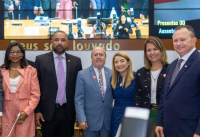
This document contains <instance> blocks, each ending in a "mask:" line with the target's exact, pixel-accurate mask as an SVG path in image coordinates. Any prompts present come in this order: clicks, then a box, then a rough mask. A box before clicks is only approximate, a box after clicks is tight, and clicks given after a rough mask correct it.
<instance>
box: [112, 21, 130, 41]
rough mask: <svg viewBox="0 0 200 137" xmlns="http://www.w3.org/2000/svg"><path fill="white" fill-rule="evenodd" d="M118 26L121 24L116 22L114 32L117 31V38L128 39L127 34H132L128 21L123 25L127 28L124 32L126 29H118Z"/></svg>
mask: <svg viewBox="0 0 200 137" xmlns="http://www.w3.org/2000/svg"><path fill="white" fill-rule="evenodd" d="M119 26H122V24H121V23H118V24H117V29H116V30H115V33H116V32H117V31H118V32H119V36H118V38H119V39H129V34H133V31H132V28H131V25H130V23H125V27H124V28H127V29H128V32H126V31H125V30H124V28H123V29H119Z"/></svg>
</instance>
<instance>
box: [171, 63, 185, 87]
mask: <svg viewBox="0 0 200 137" xmlns="http://www.w3.org/2000/svg"><path fill="white" fill-rule="evenodd" d="M181 62H183V59H179V60H178V62H177V64H176V68H175V69H174V73H173V75H172V79H171V82H170V87H171V85H172V83H173V82H174V80H175V78H176V76H177V75H178V72H179V71H180V67H181Z"/></svg>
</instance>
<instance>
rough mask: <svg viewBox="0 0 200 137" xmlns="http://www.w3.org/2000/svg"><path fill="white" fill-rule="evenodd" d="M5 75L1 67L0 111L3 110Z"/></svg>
mask: <svg viewBox="0 0 200 137" xmlns="http://www.w3.org/2000/svg"><path fill="white" fill-rule="evenodd" d="M2 83H3V77H2V74H1V69H0V112H3V100H4V92H3V86H2Z"/></svg>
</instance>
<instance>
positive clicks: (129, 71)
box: [111, 52, 134, 89]
mask: <svg viewBox="0 0 200 137" xmlns="http://www.w3.org/2000/svg"><path fill="white" fill-rule="evenodd" d="M116 56H121V57H123V58H125V59H126V60H127V61H128V62H130V65H129V66H128V68H127V74H126V84H125V88H127V87H128V86H130V84H131V81H132V80H134V76H133V70H132V61H131V58H130V57H129V55H128V54H127V53H126V52H117V53H116V54H115V55H114V56H113V59H112V81H111V85H112V87H113V89H115V88H116V85H117V82H118V81H119V72H117V70H116V68H115V64H114V60H115V57H116Z"/></svg>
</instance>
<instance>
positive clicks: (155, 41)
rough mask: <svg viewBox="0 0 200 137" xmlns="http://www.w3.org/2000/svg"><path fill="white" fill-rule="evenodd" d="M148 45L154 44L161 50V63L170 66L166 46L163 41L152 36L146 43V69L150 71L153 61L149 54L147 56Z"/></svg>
mask: <svg viewBox="0 0 200 137" xmlns="http://www.w3.org/2000/svg"><path fill="white" fill-rule="evenodd" d="M147 43H152V44H154V45H155V46H156V48H157V49H159V50H160V52H161V57H160V61H161V63H162V64H163V65H166V64H168V61H167V52H166V50H165V46H164V45H163V43H162V41H161V40H160V39H159V38H157V37H154V36H150V37H149V38H148V39H147V40H146V41H145V42H144V67H145V68H146V69H150V68H151V66H152V64H151V61H150V60H149V59H148V58H147V54H146V48H147Z"/></svg>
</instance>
